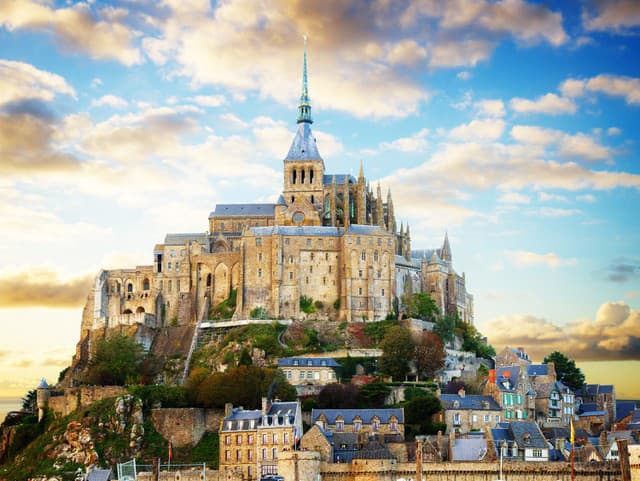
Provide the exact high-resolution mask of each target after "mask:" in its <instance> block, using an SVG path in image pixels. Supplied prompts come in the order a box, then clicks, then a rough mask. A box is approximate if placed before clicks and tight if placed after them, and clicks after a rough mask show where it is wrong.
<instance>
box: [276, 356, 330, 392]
mask: <svg viewBox="0 0 640 481" xmlns="http://www.w3.org/2000/svg"><path fill="white" fill-rule="evenodd" d="M339 367H340V364H338V363H337V362H336V361H335V359H332V358H324V357H323V358H315V357H285V358H283V359H279V360H278V369H280V370H281V371H282V373H283V374H284V377H285V378H287V381H289V384H291V385H292V386H300V385H314V386H325V385H327V384H331V383H333V382H336V381H337V379H338V375H337V372H336V369H338V368H339Z"/></svg>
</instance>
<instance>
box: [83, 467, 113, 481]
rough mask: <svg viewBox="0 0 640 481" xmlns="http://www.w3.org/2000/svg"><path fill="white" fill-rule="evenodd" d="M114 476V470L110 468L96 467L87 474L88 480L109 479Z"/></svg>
mask: <svg viewBox="0 0 640 481" xmlns="http://www.w3.org/2000/svg"><path fill="white" fill-rule="evenodd" d="M114 478H115V476H114V475H113V471H111V470H110V469H94V470H93V471H90V472H88V473H87V475H86V476H85V480H86V481H109V480H111V479H114Z"/></svg>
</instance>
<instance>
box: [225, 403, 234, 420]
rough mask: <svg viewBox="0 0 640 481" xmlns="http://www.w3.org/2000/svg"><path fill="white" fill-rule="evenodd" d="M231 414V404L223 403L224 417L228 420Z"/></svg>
mask: <svg viewBox="0 0 640 481" xmlns="http://www.w3.org/2000/svg"><path fill="white" fill-rule="evenodd" d="M232 414H233V404H232V403H224V417H225V418H228V417H229V416H231V415H232Z"/></svg>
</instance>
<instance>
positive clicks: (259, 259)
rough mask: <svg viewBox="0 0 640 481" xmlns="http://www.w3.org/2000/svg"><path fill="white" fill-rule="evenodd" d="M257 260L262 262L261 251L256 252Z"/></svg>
mask: <svg viewBox="0 0 640 481" xmlns="http://www.w3.org/2000/svg"><path fill="white" fill-rule="evenodd" d="M258 262H262V252H258Z"/></svg>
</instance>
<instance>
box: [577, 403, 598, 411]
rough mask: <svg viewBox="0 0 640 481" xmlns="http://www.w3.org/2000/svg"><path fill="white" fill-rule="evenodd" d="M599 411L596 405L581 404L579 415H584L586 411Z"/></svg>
mask: <svg viewBox="0 0 640 481" xmlns="http://www.w3.org/2000/svg"><path fill="white" fill-rule="evenodd" d="M597 410H598V405H597V404H596V403H582V404H580V408H579V409H578V413H583V412H586V411H597Z"/></svg>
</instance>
